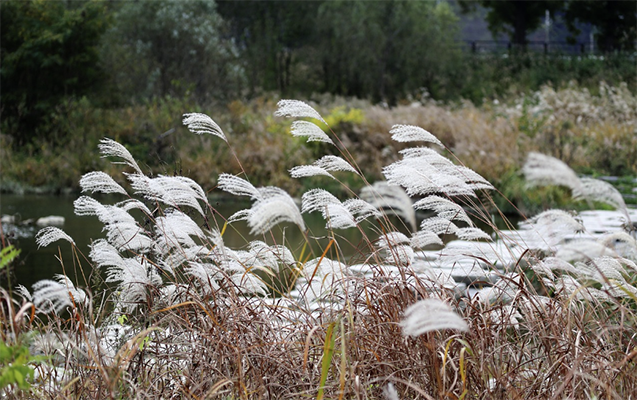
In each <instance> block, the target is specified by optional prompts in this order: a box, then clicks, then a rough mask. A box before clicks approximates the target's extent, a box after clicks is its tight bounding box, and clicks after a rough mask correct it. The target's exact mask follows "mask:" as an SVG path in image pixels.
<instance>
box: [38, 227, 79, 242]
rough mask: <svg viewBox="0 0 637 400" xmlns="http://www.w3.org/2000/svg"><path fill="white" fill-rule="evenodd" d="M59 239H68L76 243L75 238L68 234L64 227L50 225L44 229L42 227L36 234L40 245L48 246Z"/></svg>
mask: <svg viewBox="0 0 637 400" xmlns="http://www.w3.org/2000/svg"><path fill="white" fill-rule="evenodd" d="M58 240H66V241H67V242H69V243H71V244H75V241H73V238H71V237H70V236H69V235H67V234H66V233H65V232H64V231H63V230H62V229H60V228H56V227H54V226H48V227H46V228H44V229H40V231H38V233H37V234H36V235H35V243H36V244H37V245H38V247H46V246H48V245H50V244H51V243H53V242H57V241H58Z"/></svg>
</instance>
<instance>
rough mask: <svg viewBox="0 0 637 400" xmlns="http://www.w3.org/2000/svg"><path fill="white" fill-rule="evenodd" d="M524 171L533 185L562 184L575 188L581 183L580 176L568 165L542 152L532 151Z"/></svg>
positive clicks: (527, 179)
mask: <svg viewBox="0 0 637 400" xmlns="http://www.w3.org/2000/svg"><path fill="white" fill-rule="evenodd" d="M522 172H523V173H524V177H525V179H526V181H527V183H528V184H529V185H531V186H545V185H560V186H566V187H568V188H571V189H572V190H575V189H577V188H578V186H580V185H581V183H580V180H579V177H578V176H577V174H575V171H573V170H572V169H571V168H570V167H569V166H568V165H566V164H565V163H564V162H562V161H560V160H558V159H557V158H555V157H551V156H547V155H545V154H541V153H536V152H530V153H529V154H528V156H527V158H526V162H525V163H524V166H523V167H522Z"/></svg>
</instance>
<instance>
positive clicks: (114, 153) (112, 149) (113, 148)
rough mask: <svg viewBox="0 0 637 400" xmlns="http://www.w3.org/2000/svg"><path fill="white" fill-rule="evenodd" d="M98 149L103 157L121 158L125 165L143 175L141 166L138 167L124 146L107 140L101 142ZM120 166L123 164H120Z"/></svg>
mask: <svg viewBox="0 0 637 400" xmlns="http://www.w3.org/2000/svg"><path fill="white" fill-rule="evenodd" d="M98 147H99V149H100V153H101V154H102V157H119V158H121V159H122V160H124V161H123V164H126V165H128V166H129V167H131V168H133V169H134V170H135V171H136V172H137V173H138V174H142V170H141V169H140V168H139V165H137V162H136V161H135V159H134V158H133V156H132V155H131V153H130V152H129V151H128V150H127V149H126V147H124V145H122V144H120V143H117V142H116V141H114V140H112V139H107V138H105V139H102V140H100V144H99V145H98ZM116 164H117V163H116ZM119 164H122V163H121V162H120V163H119Z"/></svg>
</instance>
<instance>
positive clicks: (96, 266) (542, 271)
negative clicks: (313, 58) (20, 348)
mask: <svg viewBox="0 0 637 400" xmlns="http://www.w3.org/2000/svg"><path fill="white" fill-rule="evenodd" d="M277 114H278V115H280V116H288V117H293V118H295V119H296V120H302V121H306V123H308V124H314V126H316V128H317V129H320V130H321V131H322V132H326V134H327V135H328V138H329V141H325V142H326V143H327V142H331V143H332V144H330V146H333V149H331V154H327V155H325V156H322V157H321V158H319V159H317V160H313V161H312V162H309V163H303V164H302V165H297V166H296V167H294V168H292V167H291V168H290V171H289V172H290V175H291V176H293V177H297V178H298V179H307V178H308V177H309V178H311V177H316V176H321V177H322V178H321V179H328V180H330V181H332V182H334V185H335V186H341V190H340V192H339V193H346V194H347V198H345V197H344V196H342V195H341V196H340V198H339V197H337V196H335V195H334V194H332V193H330V192H329V191H327V190H325V189H324V188H322V187H318V188H312V189H310V190H307V191H305V192H304V194H303V196H302V199H301V205H300V207H299V206H298V204H297V202H295V200H294V199H293V198H292V197H291V196H290V195H289V194H288V193H287V192H286V191H285V190H283V189H281V188H278V187H274V186H260V185H258V184H255V183H253V182H252V180H251V175H250V172H251V171H252V170H253V169H254V168H257V167H258V166H250V163H251V162H252V161H251V162H250V163H248V162H246V161H245V159H243V158H242V156H244V153H243V151H244V150H243V149H242V146H236V145H233V140H234V137H233V135H232V132H230V131H224V130H222V128H221V125H218V124H217V123H216V122H214V121H213V120H212V119H210V118H209V117H208V116H206V115H203V114H196V113H193V114H187V115H186V116H185V118H184V123H185V125H187V126H188V128H189V129H190V130H191V131H193V132H195V133H199V134H201V133H204V134H206V135H207V134H211V135H208V137H201V140H202V141H207V140H215V141H217V142H218V146H219V149H224V151H223V154H224V157H227V159H228V160H229V161H228V162H229V163H231V165H233V168H234V171H233V173H232V174H228V173H223V174H221V175H219V176H218V177H217V179H215V181H216V183H217V185H218V189H219V190H223V191H225V192H227V193H229V194H231V195H234V196H242V197H246V198H248V199H249V200H250V202H251V203H250V204H249V207H247V208H245V209H244V210H241V211H239V212H237V213H235V214H234V215H232V216H223V215H220V214H219V213H218V212H217V211H216V210H215V208H214V206H213V205H212V204H211V203H210V202H209V200H208V196H207V193H206V191H205V190H204V189H203V188H202V187H201V186H200V185H199V184H197V183H196V182H195V181H194V180H192V179H190V178H186V177H183V176H179V175H175V176H169V175H153V176H151V175H149V174H147V173H145V172H144V168H143V166H140V165H139V163H138V162H137V161H136V160H135V157H134V156H133V154H131V152H130V151H129V150H128V149H127V148H126V147H125V146H123V145H122V144H120V143H118V142H117V141H114V140H111V139H103V140H102V141H101V142H100V144H99V148H100V151H101V154H102V156H103V157H108V158H111V159H112V160H113V161H114V163H116V164H117V165H120V168H123V171H122V176H121V178H118V179H113V177H111V175H109V174H107V173H104V172H99V171H98V172H91V173H88V174H85V175H84V176H83V178H82V179H81V180H80V186H81V188H82V190H83V192H85V193H86V194H85V195H83V196H81V197H79V198H78V199H77V200H76V201H75V203H74V205H75V210H76V213H77V214H79V215H86V216H92V217H96V218H98V219H99V220H100V221H101V222H102V223H103V224H104V231H105V236H106V237H105V238H104V239H99V240H96V241H95V242H94V243H93V244H92V245H91V249H90V252H89V254H88V255H87V256H85V255H83V253H82V252H81V251H80V249H78V248H76V247H75V244H74V242H73V239H72V238H70V237H69V236H68V235H66V234H65V233H64V232H63V231H61V230H59V229H57V228H47V229H46V230H43V231H41V232H40V233H39V234H38V236H37V240H38V243H39V244H40V245H41V246H46V245H51V244H52V243H54V242H56V241H58V240H63V241H66V242H68V243H66V244H65V245H69V246H72V248H73V250H74V255H75V256H74V258H73V260H66V263H67V264H66V265H65V268H67V269H69V268H73V269H74V270H77V271H78V274H76V275H77V276H80V277H82V278H81V281H80V282H73V281H71V280H70V279H68V278H67V277H66V276H58V277H56V279H55V280H47V281H42V282H39V283H37V284H36V285H34V287H33V291H32V292H30V291H28V290H27V289H26V288H20V289H19V292H20V293H21V295H22V297H23V298H24V303H23V304H24V306H22V307H21V309H28V307H30V305H31V304H34V305H35V306H36V307H37V308H38V311H39V312H40V313H44V312H46V313H47V314H46V316H44V315H43V314H38V316H37V317H34V316H28V315H25V313H22V314H20V315H15V316H14V315H13V314H2V318H3V319H2V322H3V324H4V325H6V326H8V324H9V323H11V321H13V320H16V322H20V323H21V324H22V325H24V324H25V322H26V321H28V322H29V324H31V325H28V326H29V328H30V329H31V330H33V331H34V332H35V333H36V334H37V338H36V340H35V341H34V347H33V350H34V352H39V353H42V354H44V355H46V356H48V357H49V358H48V360H49V361H48V362H46V363H42V364H40V365H38V366H37V368H36V374H35V377H34V379H33V382H32V383H33V385H32V387H31V388H30V389H29V390H30V391H29V392H23V393H22V395H23V396H24V397H33V396H42V397H52V398H113V399H114V398H149V397H154V398H211V397H218V396H226V397H229V398H265V397H268V398H299V397H316V398H319V399H320V398H360V399H363V398H365V399H378V398H382V397H383V396H384V395H388V396H391V397H392V398H395V397H398V398H425V399H430V398H445V397H450V398H473V397H476V398H491V397H496V398H512V399H514V398H529V399H547V398H553V397H570V398H585V397H586V396H598V397H608V398H626V397H627V396H629V395H630V394H631V393H634V392H635V390H637V379H636V378H635V376H634V374H633V373H631V371H632V370H633V369H634V368H635V354H637V352H636V351H635V350H634V348H635V339H634V335H633V333H634V330H635V324H636V323H637V313H636V311H635V310H636V302H637V288H635V285H637V265H636V264H635V261H637V242H635V239H634V236H631V232H630V231H621V230H619V231H617V232H615V233H613V234H608V235H604V236H594V235H592V234H593V233H594V232H590V234H589V235H587V234H585V232H582V231H583V230H585V228H584V227H583V225H582V224H580V223H579V222H578V221H577V220H576V219H575V216H572V215H570V214H568V213H566V212H558V211H553V212H547V213H545V214H541V215H539V216H538V217H536V218H535V219H532V220H530V221H529V222H528V224H526V225H524V226H522V227H520V229H518V230H514V229H512V230H498V229H497V228H496V227H495V226H494V225H493V224H492V223H491V222H490V214H489V212H488V211H487V210H486V208H487V207H491V205H490V204H489V203H488V202H489V201H490V200H489V199H490V197H489V196H488V195H487V194H486V193H487V192H489V191H491V190H493V189H494V188H493V186H492V185H491V184H490V183H489V182H488V181H487V180H486V179H485V178H483V177H482V176H481V175H480V174H478V173H476V172H475V171H473V170H472V169H470V168H468V167H466V166H464V165H462V164H461V163H460V161H459V160H458V159H455V158H454V159H453V161H451V160H450V159H449V158H447V157H445V155H447V154H448V155H451V156H453V153H452V151H451V148H449V147H448V146H446V147H445V145H444V143H445V142H444V139H443V140H439V139H438V138H436V137H435V136H433V135H432V134H431V133H429V132H428V131H426V130H425V129H422V128H420V127H417V126H415V125H413V124H410V121H407V122H408V124H406V125H396V126H394V127H393V128H392V129H390V130H389V133H388V135H389V136H390V137H391V138H392V139H393V140H394V141H395V142H397V143H399V144H398V145H397V147H398V148H401V149H402V150H400V152H399V153H398V154H397V155H393V156H392V157H393V160H392V162H390V163H389V164H388V165H386V166H385V167H383V168H382V170H381V171H380V172H381V173H382V174H383V176H384V177H385V178H386V179H387V182H386V183H385V184H371V183H370V182H368V180H367V179H366V176H365V173H364V171H363V168H361V164H362V162H361V160H360V159H359V158H357V157H356V155H354V154H352V153H350V151H351V150H350V149H349V147H348V145H347V143H345V142H344V140H343V138H342V137H341V136H340V135H337V134H336V132H335V131H334V130H333V129H331V127H330V126H329V125H328V123H327V122H326V121H328V119H327V118H323V117H322V116H321V115H320V114H319V113H317V111H315V110H314V109H313V108H312V107H310V106H309V105H308V104H306V103H302V102H299V101H290V100H288V101H282V102H280V103H279V108H278V111H277ZM299 126H300V125H296V127H297V129H300V130H299V131H296V136H297V139H298V140H299V141H300V142H301V143H300V145H302V144H303V141H305V140H310V141H312V140H314V139H316V138H318V137H323V136H321V135H319V133H318V131H317V130H316V129H314V128H311V129H310V128H309V127H308V126H307V125H304V128H302V129H301V128H298V127H299ZM239 140H242V139H241V138H240V139H239ZM202 143H203V142H202ZM221 153H222V151H221V150H219V154H221ZM536 158H537V157H536ZM534 160H535V159H534V158H533V157H532V158H531V159H530V160H529V162H528V164H527V168H526V169H525V172H526V173H527V174H528V175H529V176H533V177H536V178H537V177H538V176H539V173H540V172H542V170H541V167H542V165H540V166H539V167H540V168H539V170H538V166H537V165H536V164H537V163H534ZM121 165H123V167H122V166H121ZM534 168H535V169H534ZM563 171H566V172H564V174H563V176H566V177H568V179H562V180H556V181H555V182H557V183H559V184H567V185H568V186H569V187H570V188H571V189H572V190H573V191H574V192H575V194H576V195H581V196H584V197H586V196H588V197H589V198H591V197H592V198H594V199H596V200H598V201H599V200H601V201H606V202H608V203H610V204H611V205H612V206H613V207H617V208H619V209H620V210H619V212H618V213H616V214H613V215H614V217H613V218H624V222H625V223H626V224H627V226H629V223H630V218H634V217H635V215H634V214H635V213H634V212H631V211H630V210H629V209H627V208H626V207H625V205H624V204H621V203H619V202H618V201H616V198H615V197H614V196H608V195H607V193H606V195H605V196H601V197H600V196H597V195H598V194H599V191H598V190H597V189H596V188H597V186H595V185H596V184H594V183H592V182H591V181H588V180H580V178H578V177H577V175H576V174H574V173H572V174H571V173H569V172H568V170H566V169H563ZM344 177H347V178H344ZM569 179H570V180H569ZM351 180H357V181H358V182H360V185H361V186H363V187H364V188H365V189H364V190H363V193H361V194H360V195H359V194H358V193H357V192H356V191H354V190H352V189H351V187H350V185H349V182H350V181H351ZM539 182H540V183H546V179H540V180H539ZM96 192H97V193H110V194H115V195H118V196H121V201H119V202H117V203H115V204H102V203H100V202H99V201H98V200H96V199H95V198H93V197H91V196H90V195H89V194H91V193H96ZM412 199H413V200H416V201H415V203H413V204H412ZM417 210H418V211H419V212H426V214H425V215H424V217H423V216H422V215H421V216H420V218H419V219H420V221H418V219H416V217H417V214H416V211H417ZM309 213H317V214H320V215H321V217H322V218H323V219H324V220H325V224H326V229H327V233H326V234H325V237H324V238H321V237H317V236H316V235H315V234H314V233H313V232H310V231H309V230H307V229H306V227H305V218H306V216H307V215H306V214H309ZM392 214H396V215H400V216H401V219H399V220H397V219H395V217H392V216H391V215H392ZM617 215H619V217H618V216H617ZM584 217H585V216H584V215H582V218H584ZM396 221H398V222H396ZM476 222H481V223H482V224H483V225H486V226H491V229H493V230H494V232H495V233H494V235H490V234H488V233H486V232H484V231H483V230H481V229H479V228H478V227H477V225H476ZM237 223H245V224H247V225H248V226H249V227H250V229H251V235H252V236H253V237H254V238H250V239H248V238H246V245H245V247H243V248H240V249H236V248H231V247H230V246H228V245H226V244H225V243H224V235H225V232H226V231H227V230H228V229H233V226H234V224H237ZM344 229H353V230H358V231H360V233H361V237H362V240H361V243H355V244H354V245H355V246H356V248H357V250H358V253H357V255H355V256H353V257H346V256H345V252H344V251H343V250H344V247H345V246H349V245H351V244H350V243H348V242H347V240H346V239H345V237H344V235H342V234H341V233H339V232H341V231H342V230H344ZM295 238H298V240H296V239H295ZM443 238H444V239H445V241H444V242H443ZM450 238H453V239H454V240H450ZM322 239H325V241H323V243H327V244H325V245H323V246H322V247H319V249H318V250H316V248H317V247H316V246H315V244H316V242H318V241H319V240H322ZM68 263H70V264H68ZM18 395H20V394H18Z"/></svg>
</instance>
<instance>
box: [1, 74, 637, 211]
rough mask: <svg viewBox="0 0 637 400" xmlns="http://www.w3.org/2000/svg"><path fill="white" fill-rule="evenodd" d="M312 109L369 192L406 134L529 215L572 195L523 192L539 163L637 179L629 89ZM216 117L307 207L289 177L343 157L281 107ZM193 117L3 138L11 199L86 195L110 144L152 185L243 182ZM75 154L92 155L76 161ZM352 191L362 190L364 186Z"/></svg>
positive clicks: (84, 107)
mask: <svg viewBox="0 0 637 400" xmlns="http://www.w3.org/2000/svg"><path fill="white" fill-rule="evenodd" d="M313 99H314V102H313V104H315V105H316V107H317V109H319V110H320V111H321V113H322V114H323V115H325V118H326V120H328V121H329V122H330V124H331V126H333V127H336V128H337V129H339V131H340V132H341V137H342V138H343V142H344V145H347V146H348V148H349V149H350V151H351V152H352V154H353V155H354V157H355V158H356V161H357V162H358V163H359V164H360V165H362V166H363V167H364V168H365V170H366V173H367V174H368V178H369V179H370V180H375V179H379V178H380V177H381V169H382V167H383V166H384V165H386V164H387V163H389V162H391V161H393V160H394V159H395V157H396V151H397V150H399V149H400V145H399V144H397V143H394V142H392V140H391V138H390V135H389V134H388V133H387V132H388V131H389V128H390V127H391V126H392V125H394V124H396V123H398V122H403V123H408V124H413V125H418V126H422V127H424V128H426V129H428V130H430V131H435V132H438V136H439V138H440V140H441V141H442V142H443V143H444V144H445V145H446V146H447V147H448V148H449V149H451V150H452V151H454V153H455V154H456V155H457V156H458V157H462V159H463V162H464V163H465V164H466V165H467V166H468V167H469V168H472V169H473V170H475V171H476V172H478V173H480V174H481V175H482V176H484V177H485V178H486V179H488V180H489V181H491V182H493V184H494V185H495V186H496V187H497V188H499V189H500V190H502V191H503V193H504V195H505V197H507V198H508V199H510V200H512V201H513V203H514V205H515V206H517V207H518V208H520V209H522V210H523V211H537V210H538V209H541V208H542V207H545V206H547V205H548V202H551V201H554V202H557V203H553V204H564V201H567V198H568V195H567V193H564V192H560V191H555V190H553V189H551V190H549V191H547V192H539V193H538V192H535V193H526V192H525V191H524V190H523V183H522V181H521V179H520V175H519V170H520V167H521V165H522V162H523V160H524V157H525V154H526V153H527V152H529V151H540V152H543V153H546V154H551V155H553V156H555V157H557V158H559V159H561V160H563V161H565V162H567V163H568V164H569V165H571V166H572V167H573V169H574V170H576V171H577V172H578V173H580V174H584V175H592V176H616V177H624V176H627V177H630V176H635V175H636V174H637V164H635V160H637V157H636V156H637V155H636V154H635V152H636V151H637V142H636V141H637V135H635V129H636V125H635V121H637V115H636V111H635V110H637V97H636V96H635V94H634V93H633V92H631V91H630V90H629V89H628V87H627V85H626V84H619V85H617V86H610V85H608V84H606V83H604V82H602V83H600V84H599V86H598V87H596V88H595V89H594V90H589V89H587V88H583V87H581V86H578V85H577V84H575V83H573V82H571V83H570V84H567V85H565V86H562V87H559V88H554V87H552V86H548V85H547V86H543V87H541V88H540V90H538V91H535V92H531V93H524V94H519V95H516V96H510V97H505V98H501V99H497V98H496V99H493V100H490V101H488V102H485V103H483V104H482V105H480V106H476V105H474V104H473V103H471V102H469V101H458V102H453V103H447V104H445V103H441V102H437V101H435V100H433V99H431V98H420V99H411V100H409V101H407V100H406V101H404V102H401V103H400V104H397V105H396V106H394V107H386V106H383V105H373V104H372V103H370V102H367V101H363V100H356V99H346V98H341V97H337V96H330V95H321V96H319V95H315V96H313ZM217 107H218V109H219V112H218V115H219V118H217V120H218V121H219V123H220V124H222V125H223V126H225V127H226V130H227V131H228V132H229V133H230V134H232V135H234V136H236V137H240V138H241V140H242V146H240V147H239V148H237V149H236V152H237V156H238V157H239V159H243V160H247V162H246V166H245V168H247V170H246V172H247V173H248V174H249V176H250V177H251V180H252V181H253V182H254V183H255V184H257V185H277V186H281V187H283V188H285V189H286V190H288V191H290V193H291V194H292V195H294V196H298V195H299V194H300V193H301V191H302V189H303V188H304V187H305V186H306V185H307V183H304V182H299V181H296V180H294V179H291V178H290V177H289V175H288V173H287V171H288V170H289V169H290V168H291V167H293V166H294V165H299V164H307V163H311V161H312V159H313V157H318V156H322V155H327V154H330V153H332V152H333V150H331V149H330V148H329V146H326V145H324V144H321V143H313V144H312V145H311V146H306V145H304V144H303V141H302V140H299V139H298V138H295V137H293V136H292V135H291V133H290V127H291V125H290V123H289V122H286V121H282V120H277V119H273V118H272V117H271V116H270V115H271V113H272V112H273V111H274V109H275V100H274V99H273V98H271V97H268V96H262V97H259V98H256V99H254V100H251V101H239V100H236V101H233V102H230V103H228V104H227V105H225V106H217ZM183 109H191V110H193V111H198V112H208V111H207V110H206V109H205V108H204V107H201V106H198V105H197V104H195V103H194V102H191V101H188V100H181V99H175V98H165V99H163V100H156V101H152V102H148V103H146V104H143V105H137V106H129V107H125V108H115V109H100V108H97V109H96V108H94V107H93V106H92V105H91V104H90V102H89V101H88V100H87V99H80V100H77V101H68V102H66V103H64V104H63V105H61V106H60V107H59V108H57V110H56V114H55V120H56V121H57V127H58V129H60V130H61V131H64V132H66V134H65V135H64V138H60V139H59V141H58V145H57V146H54V145H52V144H51V143H50V142H49V141H47V140H37V141H34V142H33V143H31V144H29V145H26V146H24V147H23V148H21V149H19V150H16V149H14V148H13V147H12V146H11V142H10V141H11V138H10V137H8V136H6V135H4V136H3V137H2V141H3V142H2V161H1V162H2V170H3V180H2V189H3V190H5V191H21V190H28V187H29V186H31V187H38V188H42V187H44V188H49V190H51V191H55V190H60V188H72V189H75V190H77V189H78V183H77V180H78V178H77V177H78V176H81V175H82V174H83V173H86V172H89V171H91V170H94V169H107V170H108V169H109V168H112V167H110V166H109V164H108V163H107V162H106V161H105V160H103V159H101V158H100V157H99V155H98V153H97V151H96V149H97V144H98V142H99V140H101V139H102V138H103V137H105V136H106V137H109V138H112V139H115V140H117V141H119V142H121V143H122V144H125V145H126V146H127V148H129V149H130V151H131V153H132V154H133V155H134V156H135V157H136V159H138V160H139V162H140V163H141V164H143V165H145V166H147V167H148V168H149V169H150V171H151V172H152V173H153V174H168V175H171V174H176V173H177V174H183V175H185V176H188V177H191V178H193V179H195V180H196V181H197V182H199V183H200V184H201V185H202V187H203V188H204V189H205V190H206V191H210V190H211V189H212V188H214V187H215V185H216V183H217V182H216V177H215V173H219V172H221V171H228V172H229V173H238V172H240V171H241V166H240V165H238V164H237V163H236V161H235V159H234V156H233V155H232V154H231V153H229V152H228V151H227V150H226V149H225V148H224V147H223V146H221V145H220V144H219V143H218V142H216V141H214V140H212V139H211V138H206V137H195V136H191V135H188V134H187V132H186V131H185V128H184V127H183V126H182V125H181V122H180V121H179V117H178V116H179V115H180V110H183ZM60 136H61V135H60ZM71 148H73V149H85V150H83V151H74V152H68V150H67V149H71ZM327 184H329V183H327ZM352 184H353V185H354V187H353V189H354V190H356V189H358V188H359V187H356V186H357V185H358V186H360V183H358V184H356V183H354V182H352ZM25 188H27V189H25ZM334 189H335V190H340V189H338V188H334ZM631 189H632V188H631V187H629V188H628V189H627V190H629V191H630V190H631ZM628 194H630V193H628ZM629 199H630V197H629ZM560 202H562V203H560ZM498 205H499V206H500V208H502V209H504V210H506V211H507V212H513V211H515V210H514V209H512V208H511V205H510V204H509V203H508V202H505V201H504V200H502V199H500V200H498Z"/></svg>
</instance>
